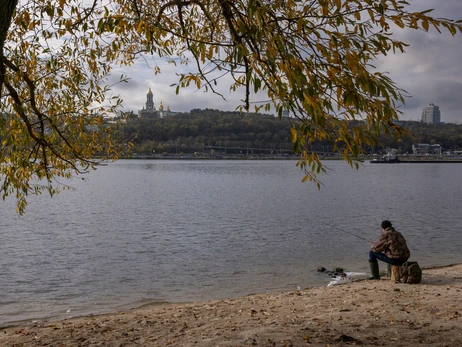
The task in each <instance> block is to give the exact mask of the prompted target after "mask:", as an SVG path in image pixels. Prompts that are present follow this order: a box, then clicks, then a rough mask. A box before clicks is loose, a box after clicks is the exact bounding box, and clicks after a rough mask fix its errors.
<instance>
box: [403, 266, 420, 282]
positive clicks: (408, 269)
mask: <svg viewBox="0 0 462 347" xmlns="http://www.w3.org/2000/svg"><path fill="white" fill-rule="evenodd" d="M421 280H422V269H421V268H420V266H419V264H418V263H417V262H416V261H407V262H405V263H404V264H403V265H401V268H400V274H399V282H402V283H420V281H421Z"/></svg>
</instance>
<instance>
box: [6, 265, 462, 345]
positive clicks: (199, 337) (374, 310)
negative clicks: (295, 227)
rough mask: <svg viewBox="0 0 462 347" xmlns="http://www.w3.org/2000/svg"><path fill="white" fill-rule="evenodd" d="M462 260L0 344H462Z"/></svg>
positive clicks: (91, 322) (39, 330)
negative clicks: (415, 272)
mask: <svg viewBox="0 0 462 347" xmlns="http://www.w3.org/2000/svg"><path fill="white" fill-rule="evenodd" d="M461 290H462V264H458V265H449V266H445V267H436V268H431V269H424V271H423V280H422V282H421V283H420V284H403V283H396V284H395V283H392V282H391V281H390V280H388V279H382V280H380V281H357V282H350V283H347V284H342V285H336V286H331V287H318V288H307V289H302V290H299V291H292V292H279V293H267V294H255V295H249V296H245V297H241V298H235V299H224V300H214V301H209V302H202V303H185V304H162V305H150V306H144V307H141V308H136V309H133V310H129V311H126V312H115V313H111V314H105V315H97V316H86V317H79V318H72V319H67V320H61V321H46V322H40V323H30V324H26V325H24V326H11V327H7V328H2V329H0V345H1V346H11V347H13V346H14V347H18V346H24V347H26V346H348V345H363V346H394V347H397V346H462V318H461V315H462V293H461Z"/></svg>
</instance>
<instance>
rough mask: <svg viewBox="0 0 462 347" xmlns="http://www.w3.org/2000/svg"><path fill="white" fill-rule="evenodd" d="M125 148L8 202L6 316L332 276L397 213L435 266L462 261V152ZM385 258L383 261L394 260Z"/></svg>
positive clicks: (423, 259)
mask: <svg viewBox="0 0 462 347" xmlns="http://www.w3.org/2000/svg"><path fill="white" fill-rule="evenodd" d="M325 164H326V165H327V166H328V167H329V170H328V173H327V174H325V175H322V176H321V180H322V182H323V187H322V188H321V189H320V190H318V189H317V187H316V186H315V185H314V184H313V183H309V182H306V183H301V179H302V178H303V174H302V172H301V171H300V169H299V168H297V167H296V166H295V161H250V160H249V161H199V160H197V161H194V160H191V161H186V160H184V161H183V160H178V161H174V160H164V161H163V160H152V161H149V160H120V161H117V162H115V163H111V164H109V165H108V166H105V167H101V168H100V169H98V170H97V171H95V172H91V173H90V174H88V175H87V180H86V181H82V180H77V179H75V180H73V181H72V182H70V184H71V186H72V187H73V188H74V190H71V191H64V192H62V193H61V194H59V195H57V196H55V197H53V198H49V197H48V196H46V195H42V196H39V197H30V199H29V206H28V208H27V211H26V214H25V215H24V216H18V215H17V214H16V212H15V211H14V208H15V202H14V201H13V200H7V201H5V202H1V210H0V220H1V224H0V237H1V242H0V293H1V295H0V324H11V323H12V322H17V321H21V320H37V319H42V318H64V317H71V316H75V315H82V314H89V313H100V312H107V311H115V310H121V309H127V308H129V307H136V306H140V305H142V304H145V303H153V302H185V301H202V300H209V299H217V298H225V297H235V296H241V295H247V294H250V293H258V292H268V291H283V290H295V289H297V288H298V287H301V288H305V287H309V286H319V285H327V283H328V282H329V281H330V279H329V278H328V276H327V275H325V274H320V273H318V272H317V271H316V269H317V267H318V266H324V267H326V268H327V269H330V268H334V267H337V266H341V267H343V268H344V269H345V270H346V271H354V272H367V271H368V262H367V253H368V251H369V248H370V244H369V243H368V242H366V241H364V240H363V239H362V238H364V239H372V240H375V239H377V238H378V236H379V233H380V230H379V226H380V222H381V221H382V220H383V219H390V220H391V221H392V222H393V225H394V226H395V227H396V229H397V230H399V231H401V232H402V233H403V234H404V236H405V237H406V239H407V241H408V244H409V247H410V249H411V252H412V256H411V260H417V261H418V262H419V263H420V264H421V265H423V266H432V265H445V264H451V263H460V262H462V255H461V252H460V249H461V248H462V236H461V234H460V230H461V229H462V217H461V213H460V208H461V206H462V194H461V190H462V185H461V177H462V164H404V163H400V164H370V163H364V165H363V167H361V168H360V170H359V171H356V170H354V169H352V168H350V167H349V166H348V165H347V164H346V163H345V162H343V161H329V162H326V163H325ZM382 266H383V265H382Z"/></svg>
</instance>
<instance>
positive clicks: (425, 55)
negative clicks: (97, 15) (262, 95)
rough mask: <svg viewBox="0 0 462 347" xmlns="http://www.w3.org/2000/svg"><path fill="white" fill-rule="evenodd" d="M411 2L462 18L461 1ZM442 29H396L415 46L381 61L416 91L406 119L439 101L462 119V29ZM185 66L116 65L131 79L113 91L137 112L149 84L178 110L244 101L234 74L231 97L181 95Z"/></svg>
mask: <svg viewBox="0 0 462 347" xmlns="http://www.w3.org/2000/svg"><path fill="white" fill-rule="evenodd" d="M411 5H412V9H413V10H416V11H418V10H419V11H420V10H424V9H429V8H433V9H435V11H434V12H433V13H432V14H431V15H432V16H434V17H445V18H454V19H459V18H460V19H462V1H461V0H444V1H441V0H418V1H416V0H414V1H411ZM441 30H442V34H439V33H438V32H437V31H436V30H434V29H431V30H430V31H429V32H428V33H426V32H423V31H417V30H411V29H406V30H402V29H399V28H396V29H394V35H395V36H396V38H397V39H399V40H402V41H404V42H406V43H408V44H409V45H410V46H409V47H407V48H406V53H404V54H400V53H398V54H392V55H389V56H386V57H382V58H380V60H379V61H377V62H376V66H377V68H378V69H379V70H381V71H388V72H389V74H390V77H391V78H392V79H393V80H394V81H395V82H396V83H397V85H398V86H399V87H400V88H403V89H405V90H406V91H407V92H408V93H409V94H410V95H411V97H410V98H408V99H407V101H406V105H405V106H402V107H400V109H401V110H402V111H403V113H404V114H403V116H402V119H411V120H418V119H420V115H421V112H422V108H423V107H425V106H426V105H428V104H429V103H431V102H433V103H434V104H436V105H438V106H440V109H441V119H442V121H444V122H462V111H461V110H462V97H461V96H462V93H461V92H462V84H461V83H462V69H461V67H462V65H461V61H462V34H461V33H458V35H456V36H455V37H453V36H451V35H450V34H449V32H448V31H447V30H446V29H444V28H442V29H441ZM156 64H157V65H158V66H159V67H160V68H161V73H160V74H157V75H155V74H154V72H153V69H152V68H153V67H154V66H155V65H156ZM189 68H190V69H192V68H193V67H189ZM181 71H183V72H184V71H186V70H185V69H184V67H183V66H177V67H174V66H173V65H172V64H168V63H166V62H165V61H162V60H158V59H157V60H156V59H155V58H153V57H148V58H146V60H140V61H138V62H137V63H136V64H134V65H133V66H132V67H130V68H124V69H119V70H115V72H114V75H115V76H117V78H118V77H119V76H120V74H122V73H123V74H126V75H128V77H129V78H130V81H129V82H128V83H122V84H119V85H116V86H114V87H113V93H114V94H120V95H121V96H122V98H123V99H124V106H125V110H133V111H135V112H137V111H138V110H139V109H141V108H142V107H143V105H144V103H145V102H146V92H147V91H148V88H151V89H152V91H153V94H154V102H155V104H156V106H157V105H159V103H160V102H161V101H162V103H163V105H164V106H170V108H171V109H172V110H173V111H189V110H191V109H193V108H216V109H221V110H234V109H235V108H236V107H237V106H238V105H240V104H241V101H240V100H241V99H242V97H243V94H242V92H237V93H230V92H229V85H230V84H231V80H230V79H229V78H224V79H222V80H221V81H219V86H218V87H217V90H218V91H219V92H220V93H222V94H223V95H224V96H225V98H226V101H224V100H223V99H222V98H221V97H220V96H219V95H215V94H213V93H211V92H208V93H204V91H203V90H196V89H195V87H194V86H191V87H189V88H184V89H181V90H180V93H179V94H178V95H176V94H175V87H170V85H171V84H174V83H176V82H177V80H178V78H179V77H178V75H177V74H178V73H180V72H181Z"/></svg>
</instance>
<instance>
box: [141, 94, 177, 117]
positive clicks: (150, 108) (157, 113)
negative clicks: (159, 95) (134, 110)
mask: <svg viewBox="0 0 462 347" xmlns="http://www.w3.org/2000/svg"><path fill="white" fill-rule="evenodd" d="M177 113H178V112H172V111H170V106H167V108H166V109H164V105H163V104H162V101H161V102H160V104H159V107H158V108H157V109H156V106H155V105H154V95H153V94H152V90H151V88H149V90H148V93H147V94H146V104H145V107H143V108H142V109H141V110H139V111H138V117H140V118H163V117H167V116H173V115H175V114H177Z"/></svg>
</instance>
